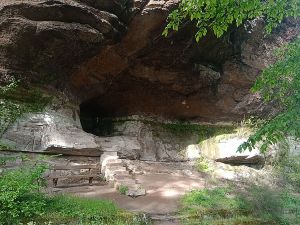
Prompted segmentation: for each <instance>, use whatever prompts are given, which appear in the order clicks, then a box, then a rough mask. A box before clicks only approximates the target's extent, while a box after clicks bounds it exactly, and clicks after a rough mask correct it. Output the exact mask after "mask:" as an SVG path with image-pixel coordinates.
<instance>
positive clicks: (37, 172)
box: [0, 165, 46, 224]
mask: <svg viewBox="0 0 300 225" xmlns="http://www.w3.org/2000/svg"><path fill="white" fill-rule="evenodd" d="M44 171H45V166H44V165H34V166H31V167H27V168H21V169H17V170H9V171H6V172H4V173H2V174H1V176H0V224H18V223H19V222H20V221H21V220H22V219H23V218H31V217H33V216H37V215H40V214H43V213H44V208H45V206H46V199H45V198H44V196H43V195H41V194H40V193H39V190H40V188H41V186H42V183H43V180H42V177H41V175H42V174H43V172H44Z"/></svg>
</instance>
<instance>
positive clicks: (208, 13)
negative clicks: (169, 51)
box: [163, 0, 300, 41]
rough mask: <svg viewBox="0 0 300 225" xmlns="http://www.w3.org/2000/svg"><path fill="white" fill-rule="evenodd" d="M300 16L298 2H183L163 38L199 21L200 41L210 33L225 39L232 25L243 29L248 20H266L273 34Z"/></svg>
mask: <svg viewBox="0 0 300 225" xmlns="http://www.w3.org/2000/svg"><path fill="white" fill-rule="evenodd" d="M299 15H300V2H299V1H298V0H268V1H261V0H247V1H244V0H222V1H216V0H200V1H199V0H182V1H181V2H180V4H179V7H178V9H176V10H174V11H173V12H172V13H171V14H170V15H169V17H168V21H169V23H168V25H167V26H166V28H165V30H164V32H163V35H165V36H167V35H168V32H169V30H170V29H171V30H176V31H178V29H179V26H180V25H181V24H182V23H183V22H185V21H186V20H191V21H194V22H195V25H196V27H197V29H198V31H197V33H196V35H195V37H196V40H197V41H199V40H200V38H202V37H203V36H205V35H206V34H207V32H208V30H212V31H213V33H214V34H215V35H216V36H217V37H221V36H222V35H223V34H224V33H225V32H227V30H228V29H229V27H230V26H232V25H234V24H235V25H236V26H240V25H241V24H242V23H243V22H244V21H246V20H252V19H255V18H258V17H264V18H265V21H266V31H267V33H270V32H271V31H272V29H273V28H275V27H276V26H277V25H278V24H279V23H280V22H281V21H282V20H283V19H284V18H285V17H289V16H292V17H297V16H299Z"/></svg>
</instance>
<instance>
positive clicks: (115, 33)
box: [0, 0, 299, 121]
mask: <svg viewBox="0 0 300 225" xmlns="http://www.w3.org/2000/svg"><path fill="white" fill-rule="evenodd" d="M177 4H178V1H177V0H114V1H112V0H1V2H0V83H1V84H2V85H3V84H5V83H8V82H10V81H11V80H12V79H22V80H24V81H25V82H27V83H32V82H33V83H39V84H41V85H42V86H44V87H47V86H52V87H55V88H56V89H57V90H60V91H64V92H68V94H69V95H72V96H73V97H74V99H77V100H78V103H79V104H81V110H82V112H83V113H87V114H88V113H93V114H96V115H101V116H127V115H133V114H143V115H144V114H146V115H155V116H163V117H166V118H172V119H197V120H203V121H212V120H213V121H216V120H217V121H224V120H238V119H240V118H243V117H244V116H245V115H246V114H253V113H260V114H261V113H265V112H268V110H270V108H268V107H265V106H263V105H262V103H261V100H260V98H259V97H258V96H255V95H253V94H250V93H249V88H250V87H251V85H252V84H253V82H254V80H255V77H256V76H257V75H258V74H259V72H260V71H261V70H262V69H263V68H265V66H267V65H268V64H269V63H271V62H272V60H273V59H272V56H271V52H272V50H273V49H274V48H276V47H278V46H279V45H281V44H282V43H284V42H286V41H289V40H291V39H293V38H294V37H295V36H296V35H297V34H299V26H298V25H299V23H297V21H292V20H288V21H285V23H284V24H283V25H282V26H281V27H280V29H278V30H276V31H275V32H274V34H272V35H271V36H268V37H264V35H263V32H262V30H263V22H262V21H261V20H256V21H252V22H248V23H247V24H245V26H244V27H242V28H239V29H232V30H231V31H230V32H228V34H227V35H226V36H225V37H224V38H221V39H216V38H215V37H214V36H213V35H211V34H209V35H208V36H207V37H205V38H204V39H202V40H201V41H200V42H199V43H195V41H194V39H193V34H194V28H193V26H192V24H190V23H186V24H184V25H183V26H182V28H181V30H180V31H179V32H178V33H176V32H174V33H173V32H172V33H171V34H170V35H169V37H168V38H164V37H162V36H161V33H162V30H163V28H164V26H165V24H166V18H167V16H168V14H169V12H170V11H171V10H172V9H174V8H176V6H177Z"/></svg>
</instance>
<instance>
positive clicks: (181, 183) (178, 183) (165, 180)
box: [54, 173, 207, 225]
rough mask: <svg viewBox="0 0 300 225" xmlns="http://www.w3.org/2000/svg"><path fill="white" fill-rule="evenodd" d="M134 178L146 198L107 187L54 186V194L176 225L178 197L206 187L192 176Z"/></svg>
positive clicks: (166, 224) (163, 224) (197, 177)
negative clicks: (89, 200) (109, 205)
mask: <svg viewBox="0 0 300 225" xmlns="http://www.w3.org/2000/svg"><path fill="white" fill-rule="evenodd" d="M136 178H137V180H138V182H139V183H140V184H141V186H142V187H143V188H145V189H146V190H147V195H146V196H140V197H137V198H131V197H128V196H125V195H121V194H120V193H118V192H117V191H116V190H115V189H114V188H112V187H111V186H110V185H109V184H102V185H101V184H96V185H93V186H86V185H80V186H68V187H63V188H60V187H58V188H55V190H54V191H58V192H64V193H72V194H76V195H78V196H84V197H88V198H93V199H108V200H111V201H113V202H115V203H116V204H117V205H118V206H119V207H121V208H123V209H126V210H129V211H132V212H139V213H146V214H148V215H150V217H151V218H154V219H155V221H156V222H155V224H157V225H158V224H159V225H176V224H180V223H179V222H178V221H176V219H174V217H173V216H174V214H175V213H176V212H177V211H178V209H179V207H180V199H181V197H182V196H183V195H184V194H185V193H186V192H187V191H190V190H192V189H199V188H203V187H205V186H207V184H206V181H205V179H203V178H202V177H201V176H194V175H190V176H187V175H174V174H168V173H150V174H144V175H138V176H137V177H136Z"/></svg>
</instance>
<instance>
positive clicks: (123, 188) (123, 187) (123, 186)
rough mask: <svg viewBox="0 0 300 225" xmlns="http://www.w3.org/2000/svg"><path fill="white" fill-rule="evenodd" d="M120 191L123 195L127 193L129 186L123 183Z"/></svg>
mask: <svg viewBox="0 0 300 225" xmlns="http://www.w3.org/2000/svg"><path fill="white" fill-rule="evenodd" d="M118 191H119V192H120V193H121V194H122V195H126V193H127V191H128V187H127V186H125V185H121V186H120V187H119V188H118Z"/></svg>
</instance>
